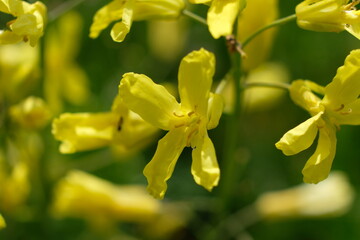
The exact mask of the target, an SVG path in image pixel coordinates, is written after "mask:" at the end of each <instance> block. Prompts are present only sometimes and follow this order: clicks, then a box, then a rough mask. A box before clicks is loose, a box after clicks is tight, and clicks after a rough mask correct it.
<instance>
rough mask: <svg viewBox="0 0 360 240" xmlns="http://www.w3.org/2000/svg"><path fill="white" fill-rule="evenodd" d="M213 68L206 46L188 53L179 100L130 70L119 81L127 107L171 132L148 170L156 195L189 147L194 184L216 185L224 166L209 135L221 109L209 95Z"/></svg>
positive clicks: (162, 191) (182, 67) (161, 194)
mask: <svg viewBox="0 0 360 240" xmlns="http://www.w3.org/2000/svg"><path fill="white" fill-rule="evenodd" d="M214 71H215V58H214V55H213V54H212V53H210V52H208V51H206V50H204V49H201V50H199V51H193V52H191V53H190V54H188V55H187V56H186V57H184V58H183V59H182V61H181V64H180V68H179V86H178V87H179V94H180V99H181V104H179V103H178V102H177V101H176V100H175V98H174V97H173V96H172V95H171V94H170V93H169V92H168V91H167V90H166V89H165V88H164V87H163V86H161V85H158V84H155V83H154V82H153V81H152V80H151V79H150V78H148V77H147V76H145V75H142V74H135V73H127V74H125V75H124V77H123V79H122V80H121V82H120V85H119V94H120V96H121V97H122V98H123V99H124V102H125V104H126V105H127V106H128V107H129V109H130V110H132V111H134V112H136V113H138V114H139V115H140V116H141V117H142V118H143V119H144V120H145V121H148V122H149V123H151V124H153V125H154V126H156V127H158V128H161V129H163V130H167V131H169V132H168V133H167V134H166V135H165V136H164V137H163V138H162V139H161V140H160V141H159V143H158V147H157V150H156V152H155V155H154V157H153V158H152V160H151V162H150V163H149V164H148V165H147V166H146V167H145V169H144V174H145V176H146V177H147V180H148V183H149V185H148V191H149V192H150V193H151V194H152V195H153V196H154V197H156V198H163V197H164V194H165V192H166V189H167V184H166V181H167V180H168V179H169V178H170V177H171V174H172V172H173V170H174V167H175V164H176V161H177V159H178V158H179V156H180V154H181V152H182V151H183V149H184V147H186V146H187V147H192V148H193V151H192V158H193V162H192V167H191V173H192V175H193V177H194V179H195V182H196V183H197V184H199V185H201V186H203V187H205V188H206V189H207V190H209V191H210V190H211V189H212V188H213V187H214V186H216V185H217V184H218V181H219V177H220V170H219V167H218V164H217V160H216V155H215V149H214V146H213V144H212V142H211V140H210V138H209V136H208V134H207V130H208V129H212V128H215V127H216V126H217V124H218V122H219V119H220V116H221V114H222V108H223V103H222V99H221V96H220V95H217V94H212V93H210V88H211V85H212V77H213V74H214Z"/></svg>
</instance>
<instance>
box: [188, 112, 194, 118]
mask: <svg viewBox="0 0 360 240" xmlns="http://www.w3.org/2000/svg"><path fill="white" fill-rule="evenodd" d="M194 113H195V112H194V111H191V112H189V113H188V114H187V115H188V116H189V117H191V115H193V114H194Z"/></svg>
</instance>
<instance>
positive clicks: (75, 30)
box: [44, 12, 91, 113]
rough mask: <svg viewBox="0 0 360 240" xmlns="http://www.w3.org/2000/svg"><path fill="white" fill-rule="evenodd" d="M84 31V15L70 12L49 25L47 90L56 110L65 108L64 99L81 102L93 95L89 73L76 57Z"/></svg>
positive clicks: (52, 107) (52, 106) (46, 70)
mask: <svg viewBox="0 0 360 240" xmlns="http://www.w3.org/2000/svg"><path fill="white" fill-rule="evenodd" d="M81 32H82V18H81V16H80V15H79V14H78V13H76V12H69V13H67V14H65V15H64V16H62V17H61V18H60V19H59V20H58V22H57V24H56V25H55V26H54V25H53V26H52V27H51V28H49V29H48V32H47V35H46V38H45V82H44V93H45V99H46V101H47V102H48V104H49V106H50V109H51V110H52V111H53V112H55V113H59V112H61V111H62V108H63V99H65V100H66V101H67V102H69V103H71V104H75V105H81V104H85V103H86V101H88V100H89V97H90V95H91V93H90V91H89V80H88V77H87V75H86V73H85V71H84V70H83V69H82V68H81V67H80V66H79V65H78V64H77V63H76V61H75V59H76V57H77V55H78V52H79V49H80V46H79V43H80V42H81V41H80V38H81Z"/></svg>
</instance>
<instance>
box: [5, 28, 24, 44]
mask: <svg viewBox="0 0 360 240" xmlns="http://www.w3.org/2000/svg"><path fill="white" fill-rule="evenodd" d="M21 40H22V38H21V36H19V35H17V34H15V33H13V32H11V31H3V30H0V44H1V45H3V44H12V43H18V42H20V41H21Z"/></svg>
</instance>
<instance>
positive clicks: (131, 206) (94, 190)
mask: <svg viewBox="0 0 360 240" xmlns="http://www.w3.org/2000/svg"><path fill="white" fill-rule="evenodd" d="M51 209H52V213H53V214H54V215H55V216H57V217H67V216H72V217H80V218H86V219H88V220H92V219H93V220H94V221H96V218H109V219H113V220H121V221H128V222H146V221H149V220H150V219H152V218H153V217H154V216H155V215H156V213H158V212H159V210H160V203H159V202H158V201H156V200H155V199H153V198H152V197H150V196H149V195H148V194H147V192H146V190H145V188H144V187H142V186H137V185H130V186H116V185H114V184H112V183H110V182H108V181H106V180H103V179H100V178H98V177H96V176H92V175H90V174H87V173H85V172H82V171H78V170H73V171H71V172H69V173H68V174H67V175H66V176H65V177H64V178H63V179H61V180H60V181H59V182H58V184H57V185H56V186H55V188H54V201H53V204H52V208H51Z"/></svg>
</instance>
